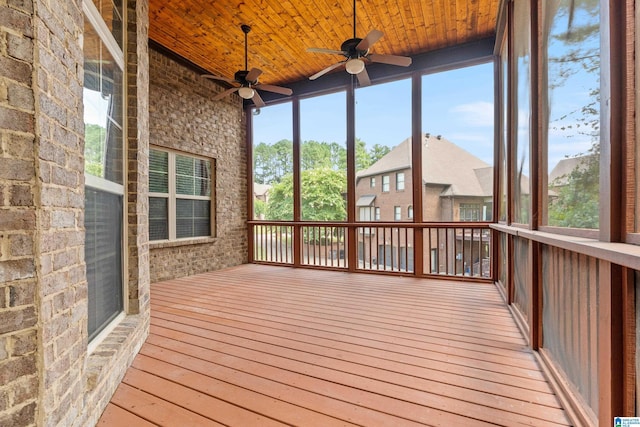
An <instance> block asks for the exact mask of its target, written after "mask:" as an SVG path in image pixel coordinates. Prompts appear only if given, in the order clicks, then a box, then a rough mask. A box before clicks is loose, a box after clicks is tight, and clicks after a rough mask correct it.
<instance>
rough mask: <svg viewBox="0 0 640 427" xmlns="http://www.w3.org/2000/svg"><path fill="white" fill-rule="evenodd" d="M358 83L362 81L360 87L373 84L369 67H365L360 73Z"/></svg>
mask: <svg viewBox="0 0 640 427" xmlns="http://www.w3.org/2000/svg"><path fill="white" fill-rule="evenodd" d="M356 76H357V77H358V83H360V87H364V86H369V85H370V84H371V80H370V79H369V73H367V69H366V68H363V69H362V71H360V72H359V73H358V74H356Z"/></svg>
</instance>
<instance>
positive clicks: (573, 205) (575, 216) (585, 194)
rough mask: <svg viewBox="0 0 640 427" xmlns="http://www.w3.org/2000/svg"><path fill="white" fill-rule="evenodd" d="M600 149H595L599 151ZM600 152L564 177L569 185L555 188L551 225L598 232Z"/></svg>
mask: <svg viewBox="0 0 640 427" xmlns="http://www.w3.org/2000/svg"><path fill="white" fill-rule="evenodd" d="M596 148H597V146H594V149H596ZM599 177H600V156H599V153H590V155H587V156H584V157H582V158H581V160H580V163H579V164H578V165H577V166H576V167H575V168H574V169H573V170H572V171H571V172H569V173H568V174H567V176H564V177H560V178H564V179H565V180H566V185H561V186H558V187H551V188H552V189H553V190H554V191H555V192H556V193H557V195H556V197H552V200H551V202H550V203H549V225H554V226H558V227H576V228H589V229H597V228H598V227H599V206H600V204H599V186H600V183H599Z"/></svg>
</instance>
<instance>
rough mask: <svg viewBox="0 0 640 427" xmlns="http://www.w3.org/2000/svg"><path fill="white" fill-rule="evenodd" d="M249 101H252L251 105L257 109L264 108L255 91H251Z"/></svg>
mask: <svg viewBox="0 0 640 427" xmlns="http://www.w3.org/2000/svg"><path fill="white" fill-rule="evenodd" d="M251 100H252V101H253V105H255V106H256V107H258V108H262V107H264V106H265V103H264V101H263V100H262V98H261V97H260V95H259V94H258V91H257V90H254V91H253V97H252V98H251Z"/></svg>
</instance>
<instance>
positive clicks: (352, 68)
mask: <svg viewBox="0 0 640 427" xmlns="http://www.w3.org/2000/svg"><path fill="white" fill-rule="evenodd" d="M345 68H346V70H347V73H349V74H359V73H361V72H362V70H364V61H363V60H362V59H360V58H352V59H349V60H348V61H347V63H346V64H345Z"/></svg>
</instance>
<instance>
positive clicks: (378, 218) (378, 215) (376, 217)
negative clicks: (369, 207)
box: [375, 207, 380, 221]
mask: <svg viewBox="0 0 640 427" xmlns="http://www.w3.org/2000/svg"><path fill="white" fill-rule="evenodd" d="M375 220H376V221H380V208H378V207H376V212H375Z"/></svg>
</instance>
